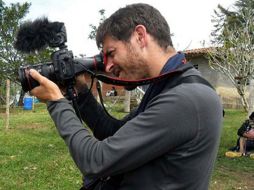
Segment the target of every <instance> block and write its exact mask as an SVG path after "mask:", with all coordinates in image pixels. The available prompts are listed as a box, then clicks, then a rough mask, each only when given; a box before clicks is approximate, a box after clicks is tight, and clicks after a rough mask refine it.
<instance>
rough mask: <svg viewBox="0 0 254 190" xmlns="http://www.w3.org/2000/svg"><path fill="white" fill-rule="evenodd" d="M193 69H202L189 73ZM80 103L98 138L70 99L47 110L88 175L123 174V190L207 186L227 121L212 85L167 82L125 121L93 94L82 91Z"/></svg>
mask: <svg viewBox="0 0 254 190" xmlns="http://www.w3.org/2000/svg"><path fill="white" fill-rule="evenodd" d="M193 74H194V75H198V72H197V71H196V70H195V69H191V70H189V71H187V72H186V73H184V75H185V76H187V75H193ZM79 102H80V103H79V105H80V110H81V113H82V116H83V120H84V121H86V123H87V124H88V126H89V127H90V128H91V129H92V130H93V132H94V134H95V137H97V138H95V137H94V136H93V135H91V134H90V133H89V130H88V129H86V128H84V127H83V125H82V124H81V122H80V121H79V119H78V118H77V116H76V115H75V112H74V110H73V108H72V106H71V104H70V103H69V102H68V101H67V100H66V99H61V100H59V101H56V102H50V103H49V105H48V110H49V113H50V115H51V116H52V119H53V120H54V122H55V124H56V126H57V129H58V131H59V134H60V135H61V136H62V138H63V139H64V140H65V142H66V144H67V145H68V147H69V150H70V153H71V155H72V157H73V160H74V161H75V163H76V164H77V166H78V168H79V169H80V171H81V172H82V173H83V174H85V175H87V176H88V177H91V178H94V177H96V178H97V177H106V176H114V175H117V174H123V180H122V182H121V186H120V188H119V189H121V190H141V189H146V190H154V189H165V190H173V189H174V190H175V189H190V190H192V189H193V190H199V189H200V190H205V189H208V184H209V178H210V175H211V172H212V168H213V164H214V160H215V158H216V153H217V148H218V142H219V137H220V128H221V124H222V107H221V103H220V99H219V97H218V96H217V94H216V92H215V91H214V90H213V89H211V88H210V87H208V86H206V85H204V84H200V83H182V84H180V85H178V86H176V87H174V88H172V89H171V88H167V86H165V88H164V89H163V90H162V92H161V93H159V94H158V95H157V96H155V97H154V98H153V99H152V100H151V101H150V102H149V103H148V104H147V106H146V108H145V111H144V112H142V113H140V114H139V115H137V116H136V117H134V118H132V114H130V116H129V117H126V118H125V119H124V120H122V121H118V120H114V119H112V118H108V117H107V116H106V115H105V114H104V113H103V111H102V108H101V107H100V106H99V105H98V104H97V103H96V101H95V100H94V99H93V98H92V97H91V94H90V95H89V94H88V95H87V94H86V95H85V93H84V94H83V95H80V97H79ZM81 102H84V103H83V104H82V103H81Z"/></svg>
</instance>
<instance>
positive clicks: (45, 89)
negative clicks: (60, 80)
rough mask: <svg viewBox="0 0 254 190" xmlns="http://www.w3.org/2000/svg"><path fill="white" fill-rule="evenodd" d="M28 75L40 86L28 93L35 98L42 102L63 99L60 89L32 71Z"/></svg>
mask: <svg viewBox="0 0 254 190" xmlns="http://www.w3.org/2000/svg"><path fill="white" fill-rule="evenodd" d="M29 74H30V76H31V77H32V78H33V79H35V80H36V81H38V82H39V83H40V86H38V87H35V88H34V89H32V90H31V92H30V93H31V94H32V95H34V96H36V97H37V98H38V99H40V100H41V101H42V102H46V101H56V100H59V99H61V98H64V96H63V95H62V93H61V91H60V89H59V88H58V86H57V85H56V84H55V83H54V82H52V81H51V80H49V79H47V78H46V77H44V76H42V75H41V74H40V73H38V72H37V71H36V70H34V69H30V71H29Z"/></svg>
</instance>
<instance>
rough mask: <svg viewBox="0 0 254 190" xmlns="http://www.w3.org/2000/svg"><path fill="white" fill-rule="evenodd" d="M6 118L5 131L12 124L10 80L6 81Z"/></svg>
mask: <svg viewBox="0 0 254 190" xmlns="http://www.w3.org/2000/svg"><path fill="white" fill-rule="evenodd" d="M5 113H6V118H5V129H8V128H9V122H10V79H7V80H6V112H5Z"/></svg>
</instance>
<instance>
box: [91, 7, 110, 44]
mask: <svg viewBox="0 0 254 190" xmlns="http://www.w3.org/2000/svg"><path fill="white" fill-rule="evenodd" d="M99 13H100V16H101V18H100V21H99V25H100V24H101V23H102V22H103V21H104V20H105V19H106V17H105V9H101V10H99ZM89 26H90V27H91V29H92V30H91V32H90V34H89V35H88V38H89V39H91V40H95V38H96V31H97V28H98V27H97V26H96V25H93V24H90V25H89Z"/></svg>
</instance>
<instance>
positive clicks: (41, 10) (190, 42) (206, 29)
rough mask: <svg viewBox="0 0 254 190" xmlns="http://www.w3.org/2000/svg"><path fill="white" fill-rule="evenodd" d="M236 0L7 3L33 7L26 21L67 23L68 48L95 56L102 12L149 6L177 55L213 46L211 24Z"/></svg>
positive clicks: (38, 0)
mask: <svg viewBox="0 0 254 190" xmlns="http://www.w3.org/2000/svg"><path fill="white" fill-rule="evenodd" d="M235 1H236V0H143V1H137V0H90V1H85V0H4V2H5V3H6V5H9V4H10V3H17V2H20V3H24V2H29V3H31V6H30V9H29V13H28V14H27V16H26V17H25V19H24V20H31V21H33V20H35V19H36V18H40V17H43V16H44V17H48V19H49V20H50V21H52V22H53V21H59V22H64V23H65V27H66V31H67V43H66V44H67V46H68V49H69V50H72V51H73V54H74V55H76V56H78V55H80V54H83V55H86V56H93V55H95V54H97V53H98V51H99V50H98V49H97V47H96V43H95V41H94V40H90V39H88V35H89V33H90V32H91V30H92V29H91V27H90V26H89V25H90V24H92V25H96V26H97V25H98V23H99V20H100V18H101V16H100V14H99V10H101V9H105V10H106V12H105V16H106V17H108V16H110V15H111V14H112V13H114V12H115V11H116V10H117V9H119V8H121V7H125V5H127V4H132V3H148V4H150V5H152V6H154V7H155V8H157V9H158V10H159V11H160V12H161V13H162V15H163V16H164V17H165V19H166V20H167V22H168V24H169V27H170V30H171V33H173V36H172V40H173V44H174V47H175V49H176V50H177V51H182V50H185V49H196V48H202V47H209V46H210V40H211V38H210V33H211V32H212V30H213V29H214V28H213V24H212V22H211V20H212V16H213V15H214V9H216V8H217V6H218V4H220V5H222V6H223V7H224V8H227V9H230V8H231V9H232V6H233V4H234V3H235Z"/></svg>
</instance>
